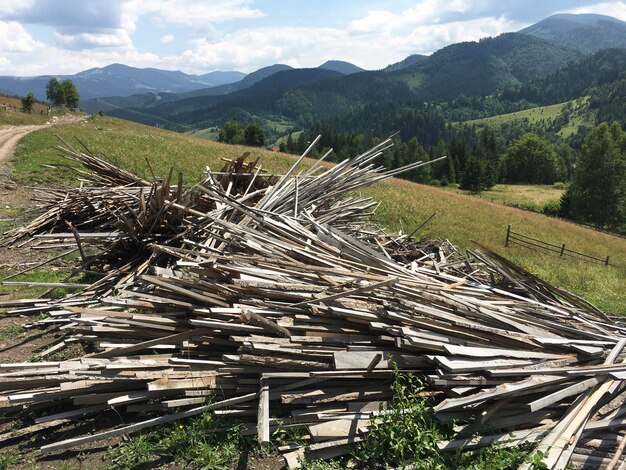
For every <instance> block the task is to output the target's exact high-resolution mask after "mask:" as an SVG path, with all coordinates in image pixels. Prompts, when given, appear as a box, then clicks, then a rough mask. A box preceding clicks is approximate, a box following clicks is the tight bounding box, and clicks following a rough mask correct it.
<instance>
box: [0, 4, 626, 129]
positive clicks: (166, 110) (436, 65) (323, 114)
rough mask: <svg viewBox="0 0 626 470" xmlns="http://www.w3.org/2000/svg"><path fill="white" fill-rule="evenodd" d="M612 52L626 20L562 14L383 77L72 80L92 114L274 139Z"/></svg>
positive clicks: (22, 87) (480, 91)
mask: <svg viewBox="0 0 626 470" xmlns="http://www.w3.org/2000/svg"><path fill="white" fill-rule="evenodd" d="M607 48H626V23H625V22H623V21H620V20H617V19H615V18H612V17H608V16H602V15H571V14H567V15H565V14H563V15H554V16H551V17H549V18H546V19H544V20H542V21H540V22H538V23H536V24H534V25H532V26H529V27H527V28H524V29H522V30H520V31H518V32H516V33H505V34H502V35H500V36H497V37H494V38H485V39H481V40H480V41H475V42H463V43H458V44H452V45H449V46H446V47H444V48H442V49H440V50H438V51H436V52H434V53H433V54H431V55H429V56H424V55H418V54H413V55H410V56H408V57H407V58H405V59H404V60H402V61H400V62H397V63H394V64H391V65H389V66H388V67H386V68H385V69H383V70H378V71H366V70H363V69H361V68H359V67H357V66H355V65H353V64H350V63H348V62H342V61H328V62H326V63H324V64H322V65H320V66H319V67H316V68H305V69H294V68H292V67H290V66H288V65H284V64H275V65H271V66H268V67H264V68H262V69H259V70H257V71H255V72H253V73H250V74H249V75H245V76H244V74H241V73H239V72H212V73H209V74H204V75H188V74H184V73H182V72H172V71H161V70H157V69H135V68H132V67H127V66H123V65H119V64H114V65H111V66H108V67H103V68H101V69H91V70H87V71H84V72H81V73H79V74H76V75H74V76H69V77H67V78H71V79H72V80H73V81H74V82H75V84H76V85H77V88H78V90H79V92H80V93H81V98H82V100H81V108H82V109H83V110H85V111H86V112H90V113H92V112H97V111H104V112H106V113H107V114H111V115H114V116H119V117H124V118H126V119H131V120H135V121H140V122H144V123H147V124H160V125H165V126H169V127H172V125H171V122H176V123H180V124H181V125H182V126H185V127H186V126H191V127H198V128H199V127H203V126H204V127H209V126H216V125H217V126H219V125H222V124H223V122H224V121H225V120H227V119H229V118H233V117H235V118H238V119H241V120H242V121H253V120H255V121H257V122H259V123H261V124H262V125H264V127H265V128H266V130H268V131H270V133H271V131H272V126H273V123H276V122H277V121H281V122H283V124H285V123H287V124H288V125H289V126H290V127H296V128H297V127H300V128H302V127H306V126H309V125H310V124H311V123H312V122H319V121H324V120H326V121H328V120H335V121H336V120H338V119H341V118H343V117H346V116H349V119H350V120H356V121H359V120H360V122H362V121H363V120H364V119H365V118H364V117H355V116H357V115H358V114H359V113H362V112H363V110H364V109H365V108H367V107H368V106H371V105H373V104H374V103H384V102H397V103H400V102H402V103H411V102H412V103H422V104H423V103H424V102H430V103H437V102H442V101H446V100H452V99H457V98H459V97H463V96H470V97H472V96H475V97H485V96H489V95H492V94H493V93H496V92H511V91H512V90H518V89H520V88H522V87H524V86H525V85H526V84H528V83H530V82H532V81H534V80H537V79H540V78H542V77H546V76H548V75H549V74H554V73H555V72H557V71H558V70H559V69H560V68H562V67H564V66H565V65H567V64H569V63H573V62H577V61H580V60H582V59H584V58H585V57H586V56H588V55H589V54H592V53H594V52H597V51H599V50H604V49H607ZM59 78H65V77H59ZM48 79H49V77H34V78H17V77H0V92H4V93H9V94H18V95H23V94H25V93H26V92H27V91H33V87H34V86H35V85H36V86H38V87H39V88H38V89H35V90H34V91H35V94H36V95H37V96H38V97H41V90H42V89H44V88H45V83H46V82H47V80H48ZM29 87H30V88H29ZM168 123H170V124H168ZM173 127H174V128H176V125H173ZM283 127H284V126H283Z"/></svg>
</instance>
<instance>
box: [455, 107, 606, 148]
mask: <svg viewBox="0 0 626 470" xmlns="http://www.w3.org/2000/svg"><path fill="white" fill-rule="evenodd" d="M595 123H596V111H595V110H593V109H590V106H589V97H584V98H580V99H577V100H571V101H566V102H565V103H557V104H553V105H548V106H537V107H534V108H528V109H524V110H522V111H516V112H514V113H506V114H499V115H496V116H491V117H488V118H482V119H472V120H469V121H464V122H463V123H462V124H464V125H466V126H475V127H476V128H478V129H481V128H485V127H490V128H492V129H495V130H496V132H498V133H500V134H502V135H506V134H507V131H505V130H504V129H503V128H504V127H507V128H509V129H510V128H514V127H519V128H522V129H524V130H525V131H532V132H535V133H539V134H543V133H547V132H549V133H550V134H551V135H554V136H558V137H559V138H561V139H567V138H568V137H570V136H572V135H573V134H576V133H577V132H578V131H579V129H580V128H581V127H582V126H588V127H591V126H593V125H595Z"/></svg>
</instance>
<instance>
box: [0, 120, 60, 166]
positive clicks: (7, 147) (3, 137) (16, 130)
mask: <svg viewBox="0 0 626 470" xmlns="http://www.w3.org/2000/svg"><path fill="white" fill-rule="evenodd" d="M49 125H50V124H43V125H40V126H6V127H4V126H3V127H0V164H2V163H6V162H8V161H9V160H11V158H13V151H14V150H15V146H16V145H17V143H18V142H19V140H20V139H21V138H22V137H24V136H25V135H26V134H28V133H29V132H32V131H35V130H37V129H42V128H44V127H47V126H49Z"/></svg>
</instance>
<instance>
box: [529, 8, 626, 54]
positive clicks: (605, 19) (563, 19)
mask: <svg viewBox="0 0 626 470" xmlns="http://www.w3.org/2000/svg"><path fill="white" fill-rule="evenodd" d="M518 32H519V33H521V34H526V35H529V36H535V37H538V38H541V39H547V40H548V41H552V42H555V43H557V44H559V45H561V46H564V47H568V48H571V49H576V50H579V51H580V52H583V53H586V54H591V53H594V52H597V51H599V50H602V49H609V48H616V47H617V48H624V47H626V22H624V21H621V20H618V19H617V18H613V17H612V16H607V15H597V14H592V13H583V14H572V13H560V14H557V15H552V16H549V17H547V18H545V19H543V20H541V21H539V22H537V23H535V24H533V25H530V26H528V27H526V28H524V29H521V30H520V31H518Z"/></svg>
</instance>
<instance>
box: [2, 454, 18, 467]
mask: <svg viewBox="0 0 626 470" xmlns="http://www.w3.org/2000/svg"><path fill="white" fill-rule="evenodd" d="M18 461H19V458H18V457H17V455H15V454H13V453H11V452H3V453H2V454H0V470H10V469H11V468H13V467H14V466H15V465H17V463H18Z"/></svg>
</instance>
